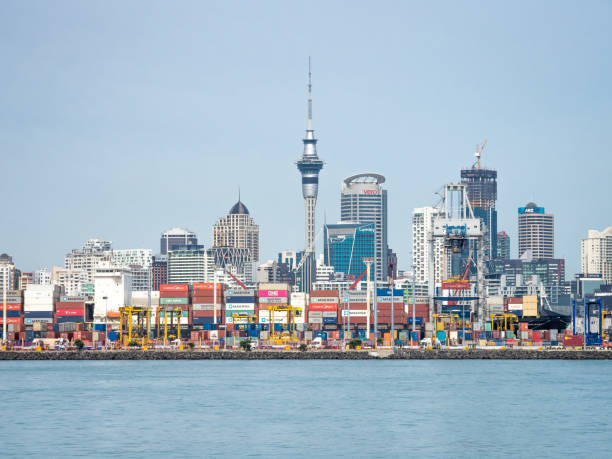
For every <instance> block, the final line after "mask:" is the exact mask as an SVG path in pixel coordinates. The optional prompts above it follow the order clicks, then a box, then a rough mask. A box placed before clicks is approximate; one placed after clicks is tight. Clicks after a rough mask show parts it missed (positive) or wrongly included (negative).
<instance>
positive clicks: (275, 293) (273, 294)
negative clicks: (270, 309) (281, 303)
mask: <svg viewBox="0 0 612 459" xmlns="http://www.w3.org/2000/svg"><path fill="white" fill-rule="evenodd" d="M288 297H289V291H288V290H259V299H260V301H261V299H262V298H285V301H287V299H288Z"/></svg>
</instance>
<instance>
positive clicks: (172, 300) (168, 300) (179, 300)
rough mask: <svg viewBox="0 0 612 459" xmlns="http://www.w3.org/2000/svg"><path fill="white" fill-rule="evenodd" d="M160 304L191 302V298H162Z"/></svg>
mask: <svg viewBox="0 0 612 459" xmlns="http://www.w3.org/2000/svg"><path fill="white" fill-rule="evenodd" d="M159 304H189V298H160V299H159Z"/></svg>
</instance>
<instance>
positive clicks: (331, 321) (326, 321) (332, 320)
mask: <svg viewBox="0 0 612 459" xmlns="http://www.w3.org/2000/svg"><path fill="white" fill-rule="evenodd" d="M323 323H324V324H337V323H338V318H337V317H323Z"/></svg>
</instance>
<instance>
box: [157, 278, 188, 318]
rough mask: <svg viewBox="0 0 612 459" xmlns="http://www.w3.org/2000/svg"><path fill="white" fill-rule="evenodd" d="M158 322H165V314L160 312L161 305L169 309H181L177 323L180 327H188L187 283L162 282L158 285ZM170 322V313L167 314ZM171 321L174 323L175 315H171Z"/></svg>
mask: <svg viewBox="0 0 612 459" xmlns="http://www.w3.org/2000/svg"><path fill="white" fill-rule="evenodd" d="M159 306H160V307H159V308H158V312H157V313H158V314H159V323H160V324H162V325H163V324H165V320H166V316H165V315H164V314H163V313H162V312H161V307H165V308H169V309H176V308H180V309H181V317H180V319H179V323H180V324H181V328H186V327H189V323H190V321H189V319H190V317H189V309H190V307H189V285H188V284H162V285H160V286H159ZM168 322H170V315H168ZM172 323H173V324H176V316H174V317H172Z"/></svg>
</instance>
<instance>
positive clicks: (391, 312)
mask: <svg viewBox="0 0 612 459" xmlns="http://www.w3.org/2000/svg"><path fill="white" fill-rule="evenodd" d="M376 296H377V297H376V303H377V309H378V310H377V313H378V316H377V319H378V324H379V325H387V326H390V325H391V323H392V322H393V324H394V326H395V327H397V328H398V329H399V328H402V327H403V326H405V325H407V324H408V315H407V314H406V310H405V308H404V291H403V290H401V289H394V290H393V291H392V290H391V289H386V288H379V289H376ZM391 304H393V307H392V306H391ZM391 318H393V320H391ZM411 318H412V317H411ZM372 319H374V314H372Z"/></svg>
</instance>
